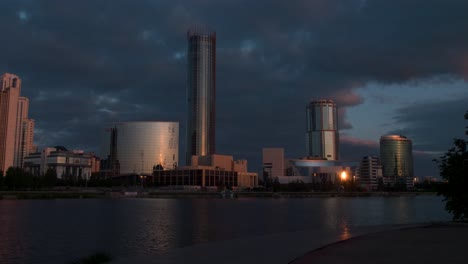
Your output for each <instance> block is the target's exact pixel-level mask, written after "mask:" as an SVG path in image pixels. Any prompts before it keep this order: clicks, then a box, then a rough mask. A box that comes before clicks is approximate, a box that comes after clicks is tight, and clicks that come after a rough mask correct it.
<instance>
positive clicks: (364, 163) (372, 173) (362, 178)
mask: <svg viewBox="0 0 468 264" xmlns="http://www.w3.org/2000/svg"><path fill="white" fill-rule="evenodd" d="M357 178H358V181H359V184H360V185H361V187H363V188H365V189H366V190H368V191H376V190H377V189H378V186H379V181H381V184H382V185H383V184H384V181H383V177H382V165H380V160H379V157H377V156H365V157H363V158H362V160H361V164H360V166H359V170H358V173H357Z"/></svg>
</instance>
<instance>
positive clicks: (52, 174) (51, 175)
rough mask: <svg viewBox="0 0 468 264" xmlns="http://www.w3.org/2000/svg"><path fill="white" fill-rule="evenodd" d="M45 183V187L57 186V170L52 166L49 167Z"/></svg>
mask: <svg viewBox="0 0 468 264" xmlns="http://www.w3.org/2000/svg"><path fill="white" fill-rule="evenodd" d="M43 183H44V186H45V187H49V188H50V187H55V186H56V184H57V172H56V171H55V170H53V169H51V168H49V169H47V171H46V173H45V175H44V179H43Z"/></svg>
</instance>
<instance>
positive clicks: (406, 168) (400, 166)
mask: <svg viewBox="0 0 468 264" xmlns="http://www.w3.org/2000/svg"><path fill="white" fill-rule="evenodd" d="M380 162H381V165H382V175H383V177H384V180H385V181H386V182H388V183H390V184H396V183H401V184H406V186H407V187H410V186H412V184H413V176H414V174H413V146H412V142H411V140H410V139H408V138H407V137H405V136H401V135H388V136H382V137H381V138H380Z"/></svg>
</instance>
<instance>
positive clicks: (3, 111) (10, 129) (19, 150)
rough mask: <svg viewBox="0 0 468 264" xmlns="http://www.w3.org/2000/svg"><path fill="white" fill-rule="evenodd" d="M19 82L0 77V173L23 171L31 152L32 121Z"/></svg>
mask: <svg viewBox="0 0 468 264" xmlns="http://www.w3.org/2000/svg"><path fill="white" fill-rule="evenodd" d="M20 95H21V79H20V78H19V77H18V76H16V75H13V74H10V73H4V74H3V75H2V76H0V170H1V171H3V172H4V173H5V172H6V171H7V170H8V168H9V167H12V166H14V167H23V161H24V157H25V156H27V155H28V154H29V153H31V152H33V151H34V149H35V146H34V145H33V135H34V120H32V119H29V118H28V110H29V100H28V98H25V97H21V96H20Z"/></svg>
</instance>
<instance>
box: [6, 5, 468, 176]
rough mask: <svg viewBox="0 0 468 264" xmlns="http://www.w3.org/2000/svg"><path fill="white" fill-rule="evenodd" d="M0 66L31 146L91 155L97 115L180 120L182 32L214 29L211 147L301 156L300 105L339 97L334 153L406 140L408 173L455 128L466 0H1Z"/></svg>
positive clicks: (420, 170) (464, 93) (466, 44)
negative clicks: (15, 80)
mask: <svg viewBox="0 0 468 264" xmlns="http://www.w3.org/2000/svg"><path fill="white" fill-rule="evenodd" d="M1 3H2V15H1V16H0V32H2V33H1V35H2V37H1V39H2V41H0V51H1V52H0V73H3V72H9V73H13V74H16V75H18V76H19V77H20V78H21V79H22V81H23V83H22V85H23V86H22V94H23V96H26V97H28V98H29V99H30V117H31V118H33V119H35V120H36V129H35V143H36V144H38V145H39V146H40V147H45V146H57V145H63V146H66V147H67V148H69V149H84V150H85V151H94V152H99V147H100V144H101V142H100V141H101V139H102V136H101V135H102V133H103V132H102V131H103V127H104V125H105V124H109V123H111V122H118V121H140V120H159V121H179V122H180V157H184V153H185V126H186V89H187V80H186V75H187V72H186V69H187V66H186V49H187V39H186V33H187V30H188V29H190V28H207V29H211V30H214V31H216V34H217V54H216V56H217V66H216V71H217V72H216V74H217V76H216V78H217V80H216V89H217V90H216V96H217V105H216V107H217V113H216V136H217V138H216V149H217V152H218V153H219V154H228V155H234V157H235V158H237V159H248V161H249V167H250V168H251V169H253V170H257V169H259V168H260V166H261V150H262V148H264V147H284V148H285V152H286V155H287V156H288V157H291V158H297V157H303V156H305V155H306V145H305V124H306V123H305V107H306V104H307V102H308V101H310V100H311V99H333V100H335V101H336V103H337V105H338V107H339V127H340V152H341V158H342V159H344V160H356V161H357V160H360V158H361V157H362V156H365V155H378V154H379V145H378V144H379V143H378V142H379V138H380V136H382V135H385V134H402V135H405V136H407V137H409V138H410V139H412V140H413V149H414V160H415V175H416V176H421V177H424V176H437V175H438V171H437V166H436V164H435V163H434V162H433V161H432V159H433V158H436V157H439V156H441V155H442V154H443V153H444V151H446V150H447V149H448V148H450V147H451V145H452V139H453V138H462V137H464V130H465V126H466V121H465V120H464V119H463V115H464V113H465V111H467V110H468V83H467V81H468V80H467V77H468V34H467V31H466V29H467V28H468V16H467V15H466V10H468V1H465V0H446V1H440V0H412V1H408V0H393V1H388V0H289V1H283V0H268V1H266V0H258V1H251V0H235V1H234V0H224V1H222V0H199V1H193V0H187V1H182V0H170V1H169V0H168V1H156V0H138V1H134V0H100V1H96V0H80V1H62V0H1ZM182 160H183V159H182V158H181V161H182Z"/></svg>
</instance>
